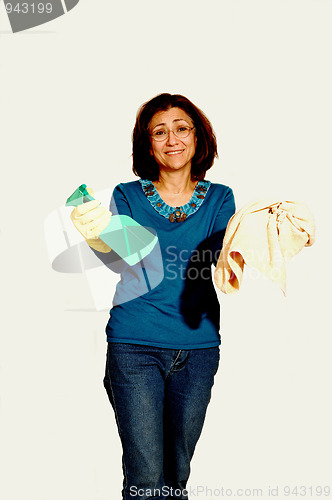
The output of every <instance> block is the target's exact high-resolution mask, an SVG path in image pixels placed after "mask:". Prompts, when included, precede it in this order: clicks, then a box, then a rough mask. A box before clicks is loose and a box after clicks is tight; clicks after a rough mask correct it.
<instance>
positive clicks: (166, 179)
mask: <svg viewBox="0 0 332 500" xmlns="http://www.w3.org/2000/svg"><path fill="white" fill-rule="evenodd" d="M153 184H154V186H155V188H156V189H157V191H159V192H161V193H165V194H167V195H171V196H176V195H181V194H182V195H183V194H186V193H192V192H193V190H194V189H195V187H196V185H197V181H193V180H192V179H191V176H190V175H187V176H181V177H180V176H177V177H175V176H167V175H163V174H162V173H161V174H160V176H159V180H158V181H154V182H153Z"/></svg>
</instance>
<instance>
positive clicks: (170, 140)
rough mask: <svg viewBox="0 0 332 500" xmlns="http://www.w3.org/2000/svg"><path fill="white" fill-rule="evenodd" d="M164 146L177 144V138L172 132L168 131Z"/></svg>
mask: <svg viewBox="0 0 332 500" xmlns="http://www.w3.org/2000/svg"><path fill="white" fill-rule="evenodd" d="M166 144H167V145H172V144H177V137H176V135H175V134H174V132H173V130H169V131H168V136H167V141H166Z"/></svg>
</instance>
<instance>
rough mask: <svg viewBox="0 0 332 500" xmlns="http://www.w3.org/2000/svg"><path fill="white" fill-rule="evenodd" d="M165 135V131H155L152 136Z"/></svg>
mask: <svg viewBox="0 0 332 500" xmlns="http://www.w3.org/2000/svg"><path fill="white" fill-rule="evenodd" d="M165 134H166V131H165V130H156V132H154V134H153V135H156V136H159V137H160V136H163V135H165Z"/></svg>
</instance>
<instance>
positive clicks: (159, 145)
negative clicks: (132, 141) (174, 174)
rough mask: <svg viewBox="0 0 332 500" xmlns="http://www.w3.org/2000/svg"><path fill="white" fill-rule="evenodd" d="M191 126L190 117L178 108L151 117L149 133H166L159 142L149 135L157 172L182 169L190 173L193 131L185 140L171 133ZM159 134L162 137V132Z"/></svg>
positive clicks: (193, 148) (194, 140) (194, 147)
mask: <svg viewBox="0 0 332 500" xmlns="http://www.w3.org/2000/svg"><path fill="white" fill-rule="evenodd" d="M193 126H194V124H193V121H192V119H191V118H190V116H188V115H187V113H186V112H185V111H183V110H182V109H180V108H170V109H168V110H167V111H159V112H158V113H156V114H155V115H153V117H152V119H151V121H150V124H149V133H150V134H152V133H153V132H154V133H155V132H158V131H164V132H166V137H165V138H164V139H163V140H160V141H157V140H155V139H154V138H153V137H151V135H150V144H151V149H150V153H151V155H153V156H154V158H155V160H156V162H157V163H158V165H159V171H160V170H164V171H167V172H170V171H175V170H183V169H188V170H189V171H190V169H191V160H192V158H193V157H194V154H195V150H196V143H197V138H196V135H195V129H193V130H191V131H190V133H189V135H188V136H187V137H185V138H179V137H177V136H176V135H175V134H174V133H173V131H175V132H176V131H177V130H178V129H182V130H183V128H184V127H190V128H191V127H193ZM160 134H161V136H162V132H160ZM160 134H159V135H158V137H160Z"/></svg>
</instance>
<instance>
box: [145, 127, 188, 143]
mask: <svg viewBox="0 0 332 500" xmlns="http://www.w3.org/2000/svg"><path fill="white" fill-rule="evenodd" d="M194 128H195V127H186V126H185V125H181V126H179V127H177V128H176V129H174V130H168V129H167V128H158V130H155V131H154V132H152V133H151V134H149V135H150V136H151V137H152V139H154V140H155V141H164V140H165V139H166V138H168V136H169V134H170V132H173V134H174V135H175V137H177V138H178V139H185V138H186V137H188V135H189V134H190V132H191V131H192V130H193V129H194Z"/></svg>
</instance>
